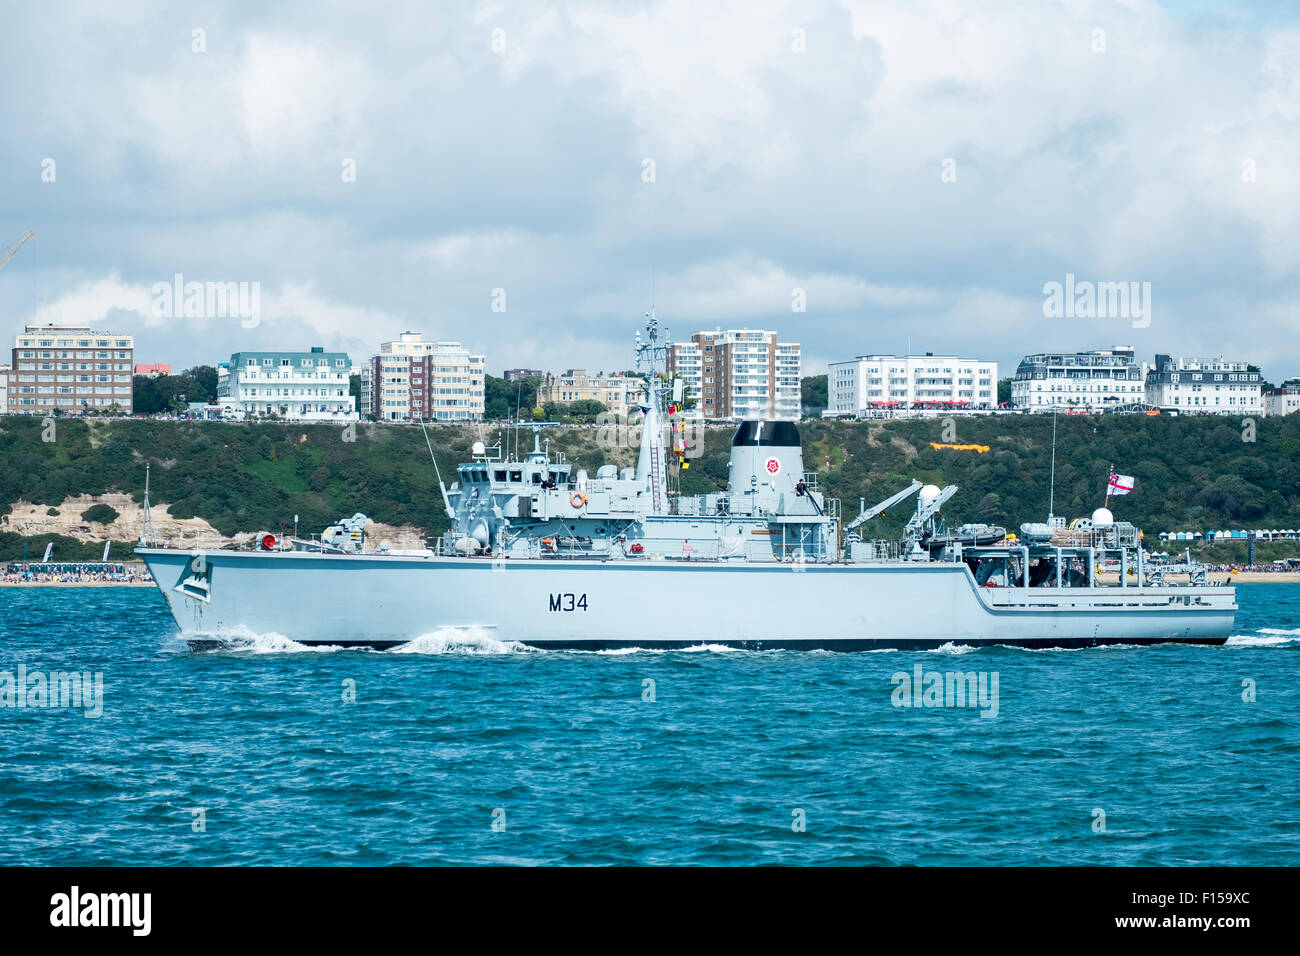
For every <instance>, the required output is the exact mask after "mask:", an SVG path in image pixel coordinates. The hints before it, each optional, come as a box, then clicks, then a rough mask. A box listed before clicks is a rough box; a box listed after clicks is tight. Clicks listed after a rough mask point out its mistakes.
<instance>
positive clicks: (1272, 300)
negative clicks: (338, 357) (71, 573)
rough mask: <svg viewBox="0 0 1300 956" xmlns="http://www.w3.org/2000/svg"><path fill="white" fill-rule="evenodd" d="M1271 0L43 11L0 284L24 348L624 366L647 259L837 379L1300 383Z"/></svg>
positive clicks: (700, 302) (1287, 58)
mask: <svg viewBox="0 0 1300 956" xmlns="http://www.w3.org/2000/svg"><path fill="white" fill-rule="evenodd" d="M1248 9H1251V8H1248ZM1253 9H1254V11H1255V13H1254V15H1252V16H1243V17H1236V18H1228V17H1225V16H1214V15H1211V13H1212V11H1208V10H1207V9H1205V8H1203V7H1198V6H1197V5H1195V4H1181V3H1180V4H1169V5H1167V6H1161V5H1159V4H1156V3H1153V2H1142V0H1138V2H1133V3H1105V2H1098V3H1094V4H1066V3H1061V4H1041V5H1029V6H1027V5H1023V4H1015V3H1009V2H1008V3H979V2H971V3H947V2H944V3H940V2H935V3H932V4H917V3H909V2H902V0H900V2H898V3H868V2H862V3H857V2H848V3H844V4H838V3H823V4H806V3H788V4H783V3H756V2H748V3H740V2H735V3H731V4H722V5H699V4H688V3H684V2H671V0H665V2H660V3H635V4H616V5H607V4H549V3H523V4H509V5H498V6H493V5H490V4H480V5H479V6H478V7H460V6H454V5H448V7H447V9H442V8H440V7H439V6H434V7H433V8H432V9H426V8H425V7H423V6H421V5H417V4H410V5H405V6H398V7H396V8H393V9H392V11H391V12H387V13H385V14H384V15H383V16H379V15H377V14H369V13H361V12H357V11H356V10H349V9H347V8H344V7H327V8H325V9H320V8H319V7H318V5H316V4H306V3H302V4H290V5H287V6H277V7H275V8H274V9H273V10H265V9H262V7H261V6H259V5H256V4H251V3H249V4H218V5H215V6H211V7H208V8H206V10H205V12H204V13H203V14H202V15H201V16H196V15H195V14H192V13H190V12H187V11H183V10H176V9H172V8H169V7H167V6H165V5H154V4H137V5H135V6H124V7H120V8H114V9H113V10H107V9H104V8H102V7H98V6H95V5H91V4H88V3H87V4H55V5H53V6H52V7H51V6H43V7H39V8H37V7H31V8H19V9H16V10H14V11H10V12H9V13H8V14H7V17H8V20H7V23H6V30H5V32H4V33H3V34H2V35H0V56H3V57H4V58H5V62H11V63H23V64H24V68H23V69H21V70H14V71H11V77H10V78H9V79H7V81H6V83H5V85H4V87H3V88H2V89H0V143H3V147H4V148H3V150H0V194H2V195H3V196H4V197H5V203H4V206H3V210H4V214H3V216H2V217H0V225H3V228H4V229H5V230H6V233H5V235H3V236H0V242H2V243H4V244H6V245H7V244H8V243H9V242H12V241H13V240H14V239H16V238H17V237H18V236H19V235H21V234H22V233H23V232H25V231H26V230H27V229H34V230H36V232H37V237H36V239H35V240H33V242H31V243H29V245H28V246H27V247H26V248H25V249H24V250H23V251H22V252H21V253H20V254H19V256H18V257H17V258H15V260H14V261H13V262H12V263H11V264H10V266H9V267H8V268H6V269H5V270H4V272H3V273H0V316H3V322H0V333H3V334H5V335H11V334H12V333H13V332H14V331H16V330H17V329H18V328H19V327H20V326H21V324H22V323H23V322H24V321H26V320H30V319H32V318H33V317H49V316H52V315H57V316H59V317H62V318H64V319H74V318H75V319H79V320H86V321H91V322H94V323H99V324H111V326H112V327H113V328H114V329H115V330H122V331H130V332H133V333H135V334H136V336H137V340H138V355H139V358H140V360H141V361H154V360H156V361H171V362H172V363H173V364H174V365H178V366H181V367H184V366H187V365H191V364H195V363H198V362H211V361H217V360H220V359H222V358H225V357H227V356H228V355H229V354H230V353H231V352H232V351H235V350H237V349H240V348H248V347H258V346H261V347H272V346H276V345H278V346H282V347H306V346H308V345H313V344H320V345H326V346H328V347H331V348H347V349H348V350H350V351H352V352H353V354H354V357H360V356H361V355H364V354H366V353H368V352H369V351H371V350H373V349H374V348H375V347H376V346H377V344H378V343H379V342H380V341H381V340H383V339H385V338H388V337H390V336H392V335H393V334H395V333H396V332H398V331H400V330H401V329H403V328H413V329H420V330H423V331H424V332H426V333H427V334H429V335H434V336H439V337H446V338H456V339H460V340H462V341H464V342H466V343H467V344H468V345H470V346H471V347H473V348H475V349H477V350H480V351H483V352H484V353H486V354H487V356H488V362H489V368H490V369H491V370H494V371H500V370H501V369H503V368H506V367H510V366H514V365H531V366H543V367H560V366H564V367H567V366H587V367H592V368H600V367H618V366H624V365H626V364H627V362H628V357H627V345H628V343H629V341H630V338H631V333H632V328H633V326H634V323H635V321H636V319H637V317H638V316H639V315H640V313H641V312H643V311H644V310H645V309H646V308H647V307H648V305H649V302H650V297H651V275H652V273H653V274H654V276H655V280H654V286H655V293H654V294H655V299H656V304H657V308H658V311H659V314H660V316H661V317H662V318H663V319H664V321H665V322H667V323H668V324H669V326H670V328H671V329H672V330H673V331H674V332H675V333H678V334H681V335H685V334H687V333H689V332H690V331H694V330H696V329H698V328H706V327H712V326H714V325H718V324H722V325H733V324H742V323H743V324H749V325H755V326H762V327H772V328H777V329H779V330H781V331H782V332H783V334H784V335H785V336H786V337H787V338H790V339H794V340H798V341H800V342H801V343H803V345H804V349H805V354H806V355H807V356H808V357H809V360H810V363H809V364H814V365H815V364H816V363H818V362H824V361H826V360H827V359H833V358H838V357H843V356H848V355H852V354H857V353H861V352H871V351H897V350H901V349H904V348H906V347H907V345H908V342H909V340H910V342H911V345H912V347H913V348H914V349H917V350H933V351H941V350H942V351H947V350H959V351H963V352H968V353H974V354H977V355H979V356H982V357H989V358H994V359H997V360H998V361H999V362H1001V363H1003V364H1004V371H1005V367H1006V366H1007V365H1009V364H1010V363H1014V361H1015V360H1017V359H1018V358H1019V356H1020V355H1021V354H1023V353H1024V352H1026V351H1029V350H1038V349H1053V348H1067V349H1073V348H1089V347H1096V346H1101V345H1108V344H1113V343H1116V342H1128V343H1132V344H1134V345H1136V346H1137V347H1138V348H1139V349H1140V350H1141V351H1142V352H1144V353H1148V352H1154V351H1156V350H1161V351H1176V352H1183V351H1185V352H1202V353H1219V352H1226V353H1228V354H1230V355H1233V356H1236V357H1241V358H1245V359H1248V360H1251V361H1255V362H1257V363H1259V364H1260V365H1261V366H1263V367H1264V369H1265V372H1266V373H1268V374H1269V375H1270V376H1271V377H1273V378H1275V379H1281V378H1283V377H1286V376H1289V375H1294V374H1297V373H1300V336H1297V334H1296V333H1297V331H1300V307H1297V306H1296V305H1295V303H1296V302H1297V291H1300V289H1298V288H1297V286H1298V285H1300V283H1298V282H1297V268H1298V267H1300V243H1297V242H1296V238H1297V236H1296V227H1295V223H1296V222H1298V221H1300V198H1298V197H1300V194H1298V193H1297V191H1296V189H1295V187H1294V180H1295V175H1294V170H1295V169H1296V168H1297V165H1298V162H1297V161H1298V160H1300V130H1298V128H1297V118H1298V117H1300V79H1298V78H1297V65H1298V64H1300V28H1298V27H1297V26H1296V23H1295V18H1294V16H1293V15H1289V14H1287V13H1286V12H1285V9H1284V8H1280V7H1277V6H1276V5H1270V4H1264V5H1260V6H1259V7H1257V8H1253ZM195 29H203V30H205V31H206V35H205V40H206V46H207V51H206V52H204V53H201V54H200V53H195V52H193V51H192V50H191V44H192V31H193V30H195ZM1097 29H1102V30H1104V31H1105V47H1106V49H1105V52H1100V53H1099V52H1094V46H1095V35H1094V32H1093V31H1094V30H1097ZM494 30H502V31H504V33H503V34H502V35H500V36H503V37H504V42H505V46H504V49H503V50H501V51H499V52H498V51H494V50H493V42H494V36H493V31H494ZM797 30H799V31H803V33H802V39H803V43H804V45H805V52H796V51H795V49H793V47H794V46H796V45H797V43H796V39H797V38H796V34H795V31H797ZM45 157H52V158H54V159H55V160H56V162H57V174H58V177H57V181H56V182H55V183H44V182H41V179H40V173H41V161H42V159H43V158H45ZM647 158H650V159H653V160H654V163H655V181H654V182H653V183H646V182H643V181H642V171H643V161H644V160H645V159H647ZM345 159H352V160H355V162H356V170H357V177H356V182H355V183H345V182H343V181H342V180H341V177H340V171H341V164H342V163H343V161H344V160H345ZM946 159H952V160H953V161H954V162H955V169H956V181H955V182H943V181H942V179H941V175H940V174H941V170H942V164H943V163H944V161H945V160H946ZM1247 161H1250V162H1253V164H1254V170H1255V179H1254V181H1253V182H1246V181H1243V176H1242V171H1243V168H1244V167H1243V163H1244V162H1247ZM177 272H180V273H183V274H184V275H185V276H186V278H187V279H195V280H200V281H203V280H214V281H257V282H260V283H261V287H262V290H263V305H262V312H263V324H262V325H261V326H260V327H259V328H257V329H255V330H247V329H241V328H240V326H239V323H238V321H232V320H224V319H203V320H194V319H175V320H159V319H157V318H154V317H152V316H150V315H149V314H148V313H147V309H146V308H145V307H144V306H142V305H141V303H142V302H143V303H147V302H148V290H149V289H150V287H151V286H152V284H153V283H154V282H158V281H170V279H171V277H172V275H173V274H174V273H177ZM1066 272H1073V273H1075V274H1076V275H1078V276H1080V277H1081V278H1089V279H1096V280H1139V281H1150V282H1151V283H1152V286H1153V297H1154V303H1155V315H1154V319H1153V321H1152V324H1151V326H1150V328H1147V329H1141V330H1135V329H1132V328H1131V327H1129V326H1128V325H1127V324H1126V323H1124V322H1123V321H1122V320H1119V319H1105V320H1100V319H1099V320H1094V321H1092V322H1088V323H1083V322H1063V321H1052V320H1048V319H1045V318H1044V317H1043V315H1042V311H1041V304H1042V292H1041V289H1042V286H1043V283H1045V282H1048V281H1053V280H1056V281H1059V280H1061V279H1062V278H1063V277H1064V274H1065V273H1066ZM794 287H799V288H804V289H806V290H807V295H808V311H807V312H806V313H804V314H794V313H792V312H791V310H790V302H791V291H792V289H793V288H794ZM495 288H504V289H505V290H506V294H507V311H506V312H505V313H504V314H502V313H494V312H492V311H491V310H490V302H491V298H490V297H491V294H492V290H493V289H495ZM142 296H143V298H142Z"/></svg>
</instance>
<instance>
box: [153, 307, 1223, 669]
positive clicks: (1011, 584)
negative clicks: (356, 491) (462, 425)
mask: <svg viewBox="0 0 1300 956" xmlns="http://www.w3.org/2000/svg"><path fill="white" fill-rule="evenodd" d="M646 332H647V338H646V339H642V338H641V337H640V333H639V332H638V335H637V345H636V354H637V366H638V369H639V370H641V371H643V372H644V375H645V380H644V387H643V395H642V398H641V402H640V411H641V413H642V420H641V422H640V431H639V435H640V443H639V452H638V461H637V465H636V467H635V468H630V467H629V468H624V469H621V470H620V469H619V468H617V467H616V466H614V465H609V464H606V465H602V466H601V467H599V468H597V469H596V471H595V474H594V475H590V474H588V473H587V472H586V471H585V470H583V469H579V468H575V467H574V465H573V463H571V462H568V461H566V460H564V456H563V455H557V454H552V453H551V452H550V451H549V443H547V444H546V447H545V448H544V447H543V443H542V440H541V437H540V436H541V433H542V428H543V426H542V425H540V424H539V425H535V426H524V427H532V428H533V431H534V434H533V442H532V451H531V452H530V453H526V454H519V453H518V452H516V453H515V454H513V455H511V454H508V453H506V454H503V453H502V452H501V447H500V443H499V442H498V444H497V446H496V448H495V450H492V449H489V448H487V447H486V446H485V445H484V444H483V442H482V441H479V442H476V443H475V445H474V448H473V453H472V454H471V456H470V457H471V460H470V461H467V462H464V463H463V464H461V465H459V467H458V469H457V474H456V476H455V479H454V480H453V481H452V482H451V484H450V486H448V485H447V484H446V483H444V482H443V480H442V476H441V474H439V476H438V484H439V489H440V492H441V496H442V502H441V504H442V507H443V509H444V510H445V512H446V515H447V518H448V520H449V522H450V528H449V530H448V531H447V532H446V533H445V534H443V535H441V536H440V537H438V538H435V539H433V540H432V541H431V542H430V546H429V547H427V548H422V549H419V550H404V551H397V550H394V549H392V548H390V547H388V545H387V543H386V542H382V543H380V544H378V546H376V545H375V543H374V542H372V541H370V540H368V539H367V536H366V532H365V529H366V524H367V519H366V516H365V515H364V513H360V512H358V513H356V514H354V515H353V516H352V517H350V518H347V519H344V520H342V521H340V522H339V523H338V524H336V525H333V526H331V527H330V528H327V529H326V530H325V532H324V533H323V534H321V535H320V536H319V537H318V538H311V539H300V538H296V537H295V538H293V539H290V540H288V541H283V540H281V539H279V538H277V537H276V536H275V535H272V534H265V535H263V536H261V538H260V541H259V545H258V547H255V548H252V549H249V550H227V549H219V550H218V549H211V550H208V549H202V548H170V547H156V546H151V543H150V542H149V541H148V540H147V538H148V534H147V533H146V532H142V534H141V542H140V547H138V548H137V549H136V551H137V553H138V554H139V555H140V556H141V557H142V558H143V560H144V561H145V563H146V564H147V565H148V567H149V570H150V572H151V573H152V574H153V578H154V580H155V581H156V582H157V584H158V587H159V589H160V590H161V592H162V595H163V597H164V598H165V599H166V601H167V604H168V606H169V608H170V609H171V613H172V616H173V617H174V618H175V620H176V624H177V626H178V627H179V629H180V634H181V636H182V637H183V638H184V639H185V640H187V641H188V642H189V643H190V645H191V647H192V648H194V649H205V648H210V647H213V646H221V645H223V644H227V643H230V642H231V640H232V635H247V634H249V633H252V634H268V633H274V634H279V635H282V636H284V637H286V638H289V639H291V640H293V641H295V642H298V643H300V644H304V645H331V646H343V647H354V646H362V647H371V648H377V649H387V648H393V647H397V646H400V645H402V644H406V643H409V642H411V641H412V640H415V639H417V638H419V637H421V636H423V635H428V634H433V633H437V632H443V631H444V629H449V628H450V629H453V632H454V630H457V629H465V630H466V631H469V632H471V633H486V634H488V635H490V636H491V637H492V638H494V639H496V640H499V641H502V642H518V643H519V644H522V645H526V646H529V647H533V648H540V649H586V650H605V649H612V648H620V647H640V648H650V649H653V648H675V647H677V648H679V647H689V646H696V645H725V646H730V647H738V648H748V649H787V648H801V649H830V650H846V651H848V650H866V649H883V648H900V649H903V648H918V647H938V646H943V645H949V644H952V645H973V646H980V645H990V644H1007V645H1018V646H1023V647H1030V648H1043V647H1091V646H1095V645H1102V644H1154V643H1160V642H1171V641H1176V642H1190V643H1200V644H1222V643H1224V641H1226V640H1227V638H1228V636H1229V634H1230V632H1231V630H1232V625H1233V620H1234V616H1235V613H1236V610H1237V605H1236V600H1235V590H1234V588H1232V587H1230V586H1216V585H1212V584H1210V583H1208V580H1207V577H1206V574H1205V569H1204V568H1203V567H1202V566H1200V565H1198V564H1196V563H1194V562H1193V561H1192V560H1191V558H1190V554H1189V555H1188V556H1187V559H1186V561H1185V562H1184V563H1182V564H1180V565H1177V566H1173V567H1171V566H1167V565H1156V564H1152V563H1150V562H1149V561H1148V558H1147V555H1146V552H1145V551H1144V550H1143V548H1142V543H1141V534H1140V532H1139V531H1138V529H1137V528H1135V527H1134V526H1133V525H1132V524H1129V523H1127V522H1123V521H1116V520H1115V519H1114V517H1113V515H1112V514H1111V513H1110V512H1109V511H1108V510H1107V509H1105V508H1100V509H1098V510H1097V511H1096V512H1094V514H1093V515H1092V516H1091V517H1089V518H1083V519H1077V520H1075V521H1073V522H1071V523H1070V525H1069V526H1066V525H1065V524H1064V522H1062V521H1060V520H1058V519H1055V518H1049V520H1048V521H1047V522H1042V523H1033V522H1030V523H1026V524H1024V525H1021V527H1020V533H1019V534H1016V533H1014V532H1011V533H1008V532H1007V531H1006V529H1003V528H998V527H990V526H988V525H974V524H963V525H957V526H951V525H950V524H949V523H948V521H947V519H946V517H945V516H944V514H943V511H942V508H943V505H944V504H945V502H947V501H948V500H949V499H950V498H951V497H952V495H953V494H954V493H955V492H956V491H957V488H956V486H954V485H949V486H947V487H945V488H939V487H936V486H934V485H923V484H922V483H921V482H920V481H913V482H912V483H911V485H909V486H908V487H906V488H903V489H900V491H899V492H898V493H897V494H894V495H892V496H890V497H889V498H887V499H886V500H884V501H882V502H880V503H878V504H876V505H874V506H872V507H870V508H867V507H865V503H863V505H860V512H859V514H858V515H856V516H854V517H853V518H852V519H851V520H849V521H847V522H842V521H841V515H840V506H839V501H838V500H837V499H834V498H829V497H827V496H826V495H824V494H823V493H822V492H821V491H819V490H818V483H817V475H816V473H813V472H805V470H804V461H803V452H802V448H801V444H800V439H799V433H798V429H797V427H796V425H795V424H794V423H792V422H787V421H742V422H740V423H739V426H738V427H737V429H736V432H735V434H734V437H733V438H732V440H731V457H730V465H729V472H728V478H727V487H726V490H725V491H718V492H713V493H709V494H702V495H684V494H679V493H673V489H672V488H671V487H670V485H669V479H670V478H671V477H672V476H673V472H674V471H676V472H677V474H678V475H680V468H681V466H682V464H683V463H684V462H685V461H686V457H685V456H686V455H687V454H689V453H690V451H691V450H689V449H687V448H685V447H683V443H682V437H681V436H682V434H683V432H682V428H681V422H682V411H681V409H680V407H679V403H678V402H675V401H673V399H674V398H677V397H678V396H676V395H674V393H673V391H672V388H671V387H670V386H669V384H668V381H667V376H666V374H664V369H665V368H666V359H667V344H666V336H665V337H664V340H662V341H661V339H660V330H659V327H658V323H657V320H656V319H655V318H654V316H653V313H652V314H651V315H650V317H649V322H648V324H647V326H646ZM427 437H428V436H427V432H426V440H427ZM517 444H518V442H516V445H517ZM429 451H430V455H431V457H432V453H433V448H432V445H431V444H430V447H429ZM670 459H671V462H672V464H671V465H670ZM433 466H434V467H435V468H437V460H436V458H434V462H433ZM913 495H915V496H916V499H917V501H916V506H915V512H914V513H913V514H912V515H911V517H910V519H909V520H908V522H907V525H906V528H905V529H904V531H903V533H902V535H901V537H897V538H886V539H881V540H873V539H871V538H870V537H869V536H868V534H867V533H865V532H866V530H867V529H868V528H869V522H871V521H872V520H873V519H874V518H876V517H878V516H879V515H881V514H883V513H884V512H885V511H886V510H887V509H890V508H894V507H896V506H899V505H901V504H902V503H903V502H905V501H908V500H909V499H910V498H911V497H912V496H913ZM431 506H436V503H433V502H431ZM145 513H146V514H148V509H147V508H146V510H145ZM1103 567H1113V568H1114V572H1113V573H1102V568H1103ZM1112 577H1113V578H1114V579H1113V580H1111V578H1112ZM652 608H657V609H659V613H658V614H653V615H651V616H650V617H647V616H646V612H647V610H648V609H652Z"/></svg>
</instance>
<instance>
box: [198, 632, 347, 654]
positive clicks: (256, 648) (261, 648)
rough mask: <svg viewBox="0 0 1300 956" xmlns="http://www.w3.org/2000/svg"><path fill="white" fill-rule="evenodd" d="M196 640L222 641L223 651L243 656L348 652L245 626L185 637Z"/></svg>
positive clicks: (331, 646)
mask: <svg viewBox="0 0 1300 956" xmlns="http://www.w3.org/2000/svg"><path fill="white" fill-rule="evenodd" d="M195 638H198V639H202V640H214V641H222V642H223V643H224V644H225V645H226V646H225V647H223V648H221V650H222V651H226V652H233V653H242V654H303V653H328V652H331V651H342V650H346V648H343V647H339V646H337V645H333V644H330V645H320V646H315V647H313V646H308V645H306V644H299V643H298V642H297V641H295V640H293V639H292V638H288V637H285V636H284V635H283V634H279V633H276V632H275V631H266V632H262V633H259V632H257V631H254V630H251V629H250V628H248V627H244V626H243V625H240V626H239V627H234V628H231V629H230V630H227V631H222V632H220V633H212V634H192V635H186V636H185V637H184V639H185V640H193V639H195Z"/></svg>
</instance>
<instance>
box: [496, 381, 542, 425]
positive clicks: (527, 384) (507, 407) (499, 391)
mask: <svg viewBox="0 0 1300 956" xmlns="http://www.w3.org/2000/svg"><path fill="white" fill-rule="evenodd" d="M541 383H542V380H541V379H540V378H538V377H537V376H536V375H530V376H529V377H528V378H525V379H521V380H520V381H518V382H507V381H506V380H505V379H504V378H497V377H496V376H495V375H485V376H484V377H483V416H484V417H485V418H486V419H487V420H488V421H490V422H503V421H507V420H509V419H517V418H519V409H521V408H522V409H523V410H524V414H523V417H524V418H527V417H528V416H529V415H530V414H531V413H532V408H533V406H534V405H535V404H536V403H537V386H538V385H540V384H541Z"/></svg>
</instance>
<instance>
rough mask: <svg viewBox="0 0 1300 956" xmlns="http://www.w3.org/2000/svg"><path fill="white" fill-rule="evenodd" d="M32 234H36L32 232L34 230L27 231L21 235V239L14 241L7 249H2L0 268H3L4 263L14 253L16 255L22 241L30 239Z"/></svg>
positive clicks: (21, 245)
mask: <svg viewBox="0 0 1300 956" xmlns="http://www.w3.org/2000/svg"><path fill="white" fill-rule="evenodd" d="M34 235H36V233H34V232H29V233H27V235H25V236H23V237H22V238H21V239H19V240H18V241H17V242H15V243H14V244H13V245H12V246H10V247H9V248H8V249H6V250H5V251H4V253H3V254H0V269H3V268H4V267H5V264H6V263H7V262H8V261H9V260H10V259H12V258H13V257H14V256H15V255H17V253H18V250H19V249H21V248H22V247H23V243H24V242H26V241H27V240H28V239H30V238H31V237H32V236H34Z"/></svg>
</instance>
